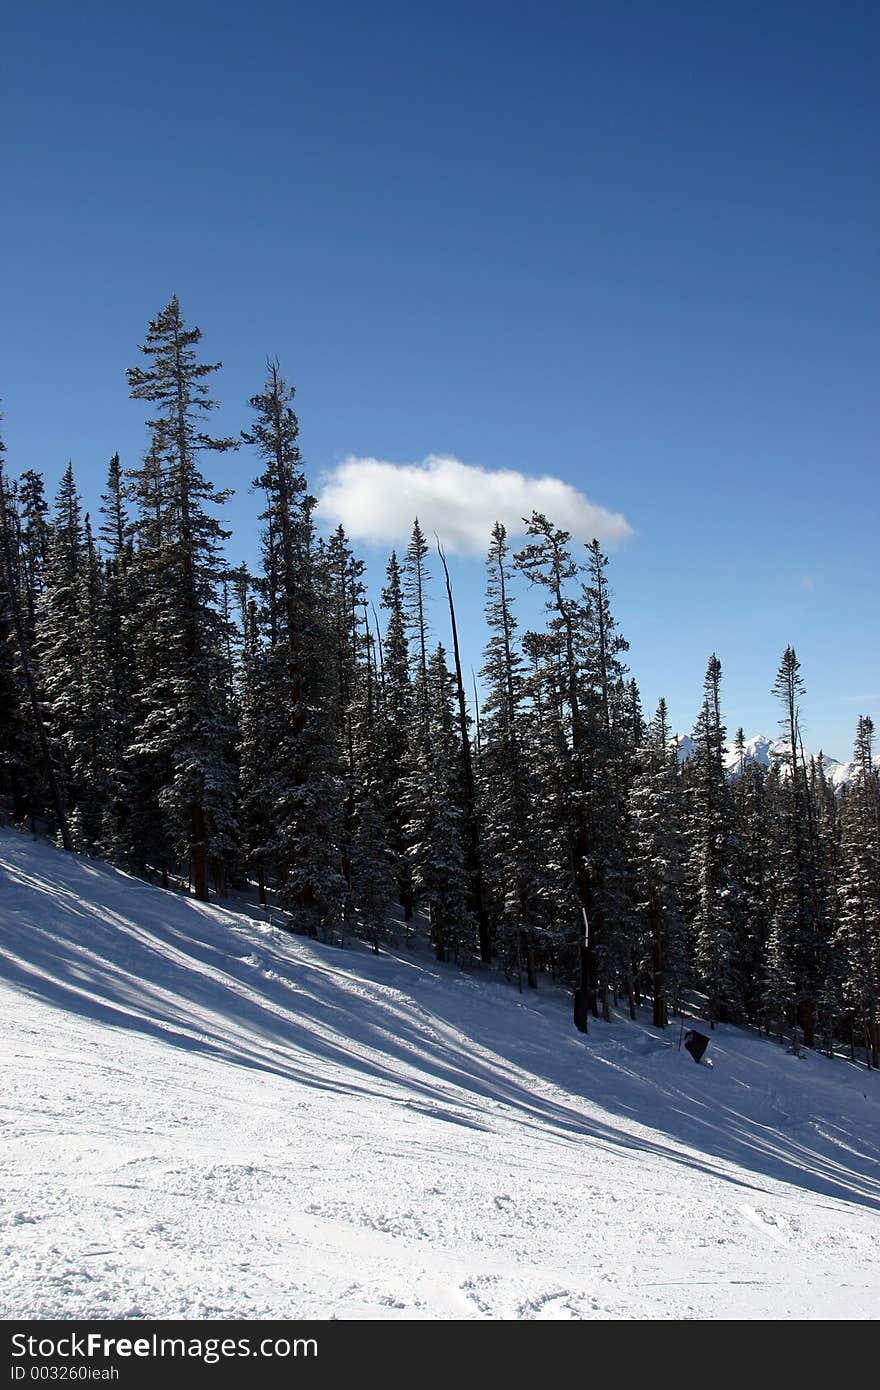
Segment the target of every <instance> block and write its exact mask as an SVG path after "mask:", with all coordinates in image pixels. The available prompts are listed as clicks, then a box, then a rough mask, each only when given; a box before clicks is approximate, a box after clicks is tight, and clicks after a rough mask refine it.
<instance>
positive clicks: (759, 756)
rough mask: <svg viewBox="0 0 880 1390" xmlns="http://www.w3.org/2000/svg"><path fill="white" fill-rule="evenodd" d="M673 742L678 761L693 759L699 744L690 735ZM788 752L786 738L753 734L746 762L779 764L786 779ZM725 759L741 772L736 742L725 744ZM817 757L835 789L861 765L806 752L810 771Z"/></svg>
mask: <svg viewBox="0 0 880 1390" xmlns="http://www.w3.org/2000/svg"><path fill="white" fill-rule="evenodd" d="M674 742H675V748H676V759H677V761H678V762H679V763H686V762H687V761H688V759H689V758H692V757H693V756H694V753H695V752H696V748H697V745H696V743H695V742H694V740H693V739H692V738H691V736H690V734H681V735H679V736H677V737H676V739H675V740H674ZM788 751H789V749H788V743H787V741H786V740H785V739H784V738H768V737H767V735H766V734H753V735H752V737H751V738H747V739H745V740H744V743H743V752H744V756H745V760H746V762H755V763H758V764H759V765H760V766H761V767H766V768H770V767H772V766H773V765H774V763H779V764H780V767H781V771H782V774H783V776H785V775H786V774H787V771H788V765H787V763H786V762H785V759H786V758H787V757H788ZM723 758H724V766H725V767H726V768H727V771H728V772H732V773H738V772H739V763H740V756H739V753H738V751H737V747H736V741H735V740H731V742H730V743H726V744H725V745H724V752H723ZM814 758H815V760H816V762H817V763H820V762H821V764H822V767H823V769H824V772H825V776H826V778H827V779H828V781H829V783H830V784H831V786H832V787H834V788H835V789H836V790H839V789H840V788H841V787H846V786H849V784H850V782H852V781H853V780H854V778H855V776H856V773H857V772H858V766H857V764H856V763H855V762H852V761H850V762H846V763H842V762H839V761H838V760H837V758H831V757H829V756H828V754H827V753H815V754H814V753H805V754H804V755H803V760H804V764H805V766H806V767H807V768H809V766H810V763H811V761H812V760H813V759H814Z"/></svg>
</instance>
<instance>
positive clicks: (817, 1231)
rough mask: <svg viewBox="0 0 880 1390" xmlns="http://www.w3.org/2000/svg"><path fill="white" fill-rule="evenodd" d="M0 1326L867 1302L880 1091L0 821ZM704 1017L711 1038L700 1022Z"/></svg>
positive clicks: (834, 1067) (838, 1306) (779, 1053)
mask: <svg viewBox="0 0 880 1390" xmlns="http://www.w3.org/2000/svg"><path fill="white" fill-rule="evenodd" d="M0 944H2V956H0V996H2V997H0V1018H2V1025H0V1026H2V1038H3V1055H4V1058H5V1065H4V1088H3V1097H2V1110H0V1121H2V1137H3V1144H2V1149H0V1154H2V1157H0V1176H2V1184H0V1188H2V1194H3V1195H2V1209H0V1251H2V1256H0V1257H2V1267H3V1272H4V1277H3V1281H2V1291H0V1316H2V1317H4V1318H7V1319H9V1318H18V1317H37V1318H96V1317H100V1318H133V1319H136V1318H140V1317H150V1318H175V1317H182V1318H199V1317H204V1318H243V1319H260V1318H312V1317H315V1318H329V1317H335V1318H342V1319H362V1318H381V1319H391V1318H407V1319H427V1318H441V1319H481V1318H489V1319H498V1318H517V1319H520V1318H522V1319H532V1318H539V1319H565V1318H575V1319H581V1318H605V1319H632V1318H639V1319H657V1318H712V1319H718V1318H785V1319H808V1318H822V1319H826V1318H874V1317H876V1316H877V1313H878V1311H880V1243H878V1240H877V1233H878V1221H877V1211H878V1207H880V1103H878V1102H880V1096H878V1085H877V1080H876V1075H875V1074H874V1073H867V1072H866V1071H865V1070H864V1069H863V1068H860V1067H857V1066H854V1065H852V1064H850V1063H849V1062H847V1061H844V1060H839V1059H838V1060H835V1061H831V1060H829V1059H827V1058H824V1057H820V1056H816V1055H808V1056H805V1057H804V1058H800V1059H799V1058H796V1057H794V1056H791V1055H790V1054H788V1053H787V1052H786V1051H785V1050H784V1049H783V1048H781V1047H779V1046H778V1045H777V1044H775V1043H772V1042H768V1041H766V1040H763V1039H761V1038H758V1037H756V1036H754V1035H752V1034H750V1033H747V1032H743V1031H739V1030H736V1029H733V1028H725V1027H719V1028H718V1029H717V1030H716V1031H715V1032H713V1033H712V1038H711V1043H710V1047H709V1057H710V1059H711V1060H712V1061H713V1063H714V1065H713V1067H712V1068H711V1069H710V1068H709V1067H707V1066H706V1065H704V1064H700V1065H696V1064H695V1063H694V1062H693V1061H692V1060H691V1058H690V1056H689V1055H688V1054H687V1052H685V1051H684V1050H682V1051H679V1050H678V1036H679V1029H678V1027H677V1026H675V1027H672V1028H670V1029H668V1030H667V1031H666V1032H665V1033H664V1034H662V1035H661V1034H658V1033H656V1032H655V1030H653V1029H652V1028H651V1027H649V1026H648V1024H647V1023H645V1022H644V1021H639V1022H636V1023H630V1022H629V1021H628V1020H624V1019H617V1018H615V1019H614V1020H613V1021H612V1023H610V1024H607V1025H603V1024H598V1023H596V1024H592V1025H591V1033H590V1034H589V1036H587V1037H584V1036H582V1035H580V1034H578V1033H576V1032H575V1031H574V1029H573V1027H572V1026H571V1022H570V997H569V996H568V995H567V994H566V993H565V992H564V991H562V990H557V989H555V988H553V987H552V986H547V987H545V986H543V985H542V988H541V989H540V990H539V991H538V992H537V993H535V992H529V993H527V994H523V995H522V996H520V995H519V994H518V993H517V991H516V988H515V986H512V985H511V984H509V983H507V982H505V981H504V980H503V979H502V978H499V977H496V976H492V975H489V976H486V975H479V974H476V973H474V974H469V973H465V972H463V971H459V970H456V969H455V968H454V967H449V966H439V965H437V964H436V963H435V962H434V961H433V960H432V959H431V958H430V957H429V956H427V955H421V954H419V953H418V951H417V950H415V949H413V948H410V949H409V950H408V949H407V948H406V947H405V946H403V945H401V946H399V947H396V948H391V949H389V950H388V951H383V953H382V954H381V955H379V956H374V955H373V954H372V953H371V952H369V951H368V950H365V949H363V948H362V947H360V946H358V945H356V944H353V943H350V944H349V945H348V946H347V948H346V949H344V950H341V949H339V948H338V947H333V946H329V945H322V944H319V943H315V942H309V941H306V940H305V939H303V938H299V937H292V936H290V935H287V934H285V933H284V932H282V931H280V930H278V929H276V928H274V927H272V926H270V925H268V924H267V923H263V922H259V921H256V920H253V919H252V918H251V917H248V916H246V915H244V914H243V913H236V912H233V911H230V910H226V909H223V908H220V907H217V906H213V905H211V906H208V905H202V904H198V903H196V902H194V901H192V900H189V899H185V898H183V897H180V896H177V895H175V894H173V893H163V892H162V891H160V890H159V889H156V888H151V887H150V886H148V885H146V884H144V883H141V882H139V881H137V880H134V879H131V878H128V877H126V876H125V875H124V874H120V873H118V872H115V871H113V870H111V869H108V868H106V867H104V866H102V865H99V864H97V863H94V862H91V861H88V860H85V859H80V858H74V857H72V856H69V855H64V854H63V853H61V852H60V851H56V850H53V849H51V848H50V847H48V846H46V845H42V844H38V843H36V842H34V841H32V840H30V839H28V838H27V837H24V836H19V835H15V834H13V833H12V832H10V831H0ZM704 1026H705V1025H704Z"/></svg>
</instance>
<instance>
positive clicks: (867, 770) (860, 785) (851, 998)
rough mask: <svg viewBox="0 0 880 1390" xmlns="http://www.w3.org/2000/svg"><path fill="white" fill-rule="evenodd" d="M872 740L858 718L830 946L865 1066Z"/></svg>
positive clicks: (879, 949)
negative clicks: (838, 955)
mask: <svg viewBox="0 0 880 1390" xmlns="http://www.w3.org/2000/svg"><path fill="white" fill-rule="evenodd" d="M873 737H874V725H873V722H872V721H871V720H870V719H869V718H867V717H866V716H862V717H861V718H860V719H859V721H858V725H857V728H856V740H855V749H854V753H853V757H854V761H855V765H856V776H855V780H854V782H853V785H852V786H851V787H850V789H849V792H848V794H847V797H846V801H845V804H844V810H843V817H842V832H843V834H842V843H841V856H842V866H841V868H842V872H841V882H840V924H839V926H838V929H837V935H836V938H835V945H836V946H837V947H838V948H840V949H841V950H842V951H843V953H844V955H845V966H844V971H845V973H844V981H843V993H844V999H845V1002H846V1004H847V1006H848V1008H849V1009H850V1010H851V1013H852V1016H853V1020H854V1022H855V1025H856V1032H857V1033H860V1034H861V1037H862V1039H863V1041H864V1046H865V1059H866V1062H867V1064H868V1066H869V1067H871V1066H873V1067H880V783H878V776H877V768H876V766H875V764H874V758H873Z"/></svg>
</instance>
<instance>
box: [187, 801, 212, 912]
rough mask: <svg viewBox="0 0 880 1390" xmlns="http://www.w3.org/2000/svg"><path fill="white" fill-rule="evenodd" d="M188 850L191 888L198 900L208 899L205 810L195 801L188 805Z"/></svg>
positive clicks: (204, 901) (204, 900)
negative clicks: (190, 867) (190, 862)
mask: <svg viewBox="0 0 880 1390" xmlns="http://www.w3.org/2000/svg"><path fill="white" fill-rule="evenodd" d="M189 809H190V830H189V852H190V858H191V861H192V877H193V889H194V891H195V895H196V897H197V898H198V899H199V901H200V902H203V903H206V902H207V901H208V846H207V844H206V836H205V812H204V810H203V808H202V807H201V806H200V805H199V803H198V802H197V801H194V802H193V803H192V805H191V806H190V808H189Z"/></svg>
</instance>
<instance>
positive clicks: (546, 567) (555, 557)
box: [514, 512, 608, 1015]
mask: <svg viewBox="0 0 880 1390" xmlns="http://www.w3.org/2000/svg"><path fill="white" fill-rule="evenodd" d="M527 534H528V535H529V536H530V537H532V539H531V540H530V541H529V543H528V544H527V545H526V546H525V547H524V548H523V549H522V550H521V551H518V552H517V554H516V555H515V557H514V559H515V561H516V564H517V567H518V568H519V569H520V570H522V572H523V573H524V574H525V575H526V577H527V578H528V579H529V580H530V581H531V582H532V583H534V584H540V585H541V586H542V587H543V588H544V589H546V590H547V600H546V604H545V606H546V609H547V611H548V613H549V614H550V615H551V617H550V623H549V633H548V634H547V641H546V642H544V643H543V644H541V646H542V647H543V651H544V653H545V655H546V657H547V658H549V660H548V662H547V663H546V664H545V665H544V670H543V681H544V682H546V681H547V680H548V678H549V680H550V685H549V686H548V688H547V696H548V699H549V702H550V703H549V711H550V712H552V713H550V717H549V718H548V726H547V727H548V729H549V730H550V731H552V735H555V734H557V733H558V734H560V735H561V738H560V739H558V740H555V756H556V758H557V759H558V763H557V767H556V769H555V772H554V773H553V781H554V782H555V784H556V787H557V789H558V793H557V797H558V796H559V795H561V797H562V800H559V799H557V801H556V804H557V807H558V810H559V812H560V813H561V814H562V815H563V816H564V818H565V822H566V826H565V834H566V837H567V839H568V841H569V850H568V856H569V857H570V861H571V867H572V871H573V879H574V883H575V885H576V887H577V896H578V911H576V912H575V913H574V914H573V915H572V918H571V919H570V920H569V921H568V923H567V931H568V934H569V939H570V940H572V942H577V946H576V951H577V956H578V969H577V977H578V981H579V988H580V989H581V990H583V992H584V995H585V997H586V999H587V1001H588V1005H589V1008H590V1010H591V1011H592V1012H593V1014H594V1015H598V1011H599V1009H598V1001H599V993H600V983H601V986H602V999H603V1013H604V1014H607V1002H606V997H605V984H606V981H607V974H608V956H607V932H606V926H607V924H606V922H605V920H604V918H603V915H602V907H603V902H602V895H601V893H600V892H597V891H596V890H597V887H598V885H597V882H596V864H595V861H594V860H593V859H592V851H593V846H592V845H591V843H590V830H589V819H588V815H587V808H586V805H585V800H584V787H585V779H586V757H587V739H586V721H585V718H584V713H583V710H582V700H581V692H580V664H581V660H582V657H583V646H584V635H583V610H582V608H581V607H580V606H579V605H578V604H577V603H576V602H575V601H574V600H573V599H572V598H571V596H570V595H569V593H568V592H567V589H566V586H567V585H568V584H569V582H570V581H571V580H572V579H574V578H576V577H577V575H578V574H579V573H580V568H579V566H578V565H577V564H576V562H575V561H574V559H573V558H572V555H571V552H570V550H569V548H568V543H569V541H570V539H571V536H570V534H569V533H568V532H567V531H562V530H559V528H557V527H555V526H554V525H553V524H552V523H551V522H550V521H549V520H548V519H547V517H546V516H544V515H543V514H542V513H540V512H533V513H532V516H531V519H530V520H529V522H528V524H527ZM533 650H534V651H535V652H536V653H537V651H538V650H539V646H538V645H535V646H533ZM554 672H557V673H558V680H557V681H555V682H554V680H553V673H554ZM554 687H555V688H554ZM556 715H558V719H557V718H556V717H555V716H556ZM552 759H553V754H551V757H550V762H549V765H550V766H551V767H552ZM563 902H565V903H566V905H567V906H568V897H567V895H565V898H564V899H563V900H561V901H560V903H559V907H560V909H563ZM563 911H565V909H563ZM587 923H588V924H589V932H587V926H586V924H587Z"/></svg>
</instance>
